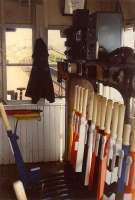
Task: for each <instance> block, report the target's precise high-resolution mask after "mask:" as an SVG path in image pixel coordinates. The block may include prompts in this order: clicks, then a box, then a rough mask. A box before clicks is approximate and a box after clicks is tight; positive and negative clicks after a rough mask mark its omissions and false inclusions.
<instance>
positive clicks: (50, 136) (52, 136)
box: [0, 100, 65, 164]
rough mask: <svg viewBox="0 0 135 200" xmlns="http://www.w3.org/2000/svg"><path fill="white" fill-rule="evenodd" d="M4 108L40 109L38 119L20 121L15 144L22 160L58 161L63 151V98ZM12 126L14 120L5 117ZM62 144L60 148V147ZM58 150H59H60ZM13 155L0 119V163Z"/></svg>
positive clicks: (12, 159)
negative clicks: (43, 102) (38, 104)
mask: <svg viewBox="0 0 135 200" xmlns="http://www.w3.org/2000/svg"><path fill="white" fill-rule="evenodd" d="M5 109H9V110H11V109H41V110H43V112H42V113H41V120H40V121H38V120H36V119H31V120H20V121H19V123H18V128H17V135H18V136H19V140H18V144H19V147H20V150H21V153H22V155H23V159H24V161H25V162H30V163H31V162H35V163H36V162H44V161H58V160H60V159H61V157H62V156H63V155H64V151H65V100H56V102H55V103H53V104H49V103H45V105H44V106H37V105H16V106H15V105H12V106H11V105H10V106H5ZM8 119H9V121H10V123H11V126H12V129H13V130H14V128H15V123H16V119H15V118H13V117H9V116H8ZM60 144H61V145H62V147H61V146H60ZM60 149H62V150H61V152H60ZM12 163H14V157H13V154H12V151H11V148H10V144H9V141H8V137H7V134H6V131H5V128H4V127H3V123H2V120H1V119H0V164H12Z"/></svg>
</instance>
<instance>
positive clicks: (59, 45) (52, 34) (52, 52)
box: [48, 30, 66, 64]
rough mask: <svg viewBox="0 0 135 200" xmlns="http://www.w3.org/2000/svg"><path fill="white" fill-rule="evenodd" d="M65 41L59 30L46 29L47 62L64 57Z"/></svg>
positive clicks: (53, 61)
mask: <svg viewBox="0 0 135 200" xmlns="http://www.w3.org/2000/svg"><path fill="white" fill-rule="evenodd" d="M65 41H66V38H61V36H60V30H48V50H49V64H56V63H57V61H61V60H63V59H65V55H64V51H65V46H64V44H65Z"/></svg>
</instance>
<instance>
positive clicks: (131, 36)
mask: <svg viewBox="0 0 135 200" xmlns="http://www.w3.org/2000/svg"><path fill="white" fill-rule="evenodd" d="M123 43H124V46H125V47H131V48H132V49H134V48H135V33H134V30H133V27H131V28H126V29H125V31H124V35H123Z"/></svg>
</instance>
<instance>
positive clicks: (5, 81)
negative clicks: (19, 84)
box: [1, 24, 34, 105]
mask: <svg viewBox="0 0 135 200" xmlns="http://www.w3.org/2000/svg"><path fill="white" fill-rule="evenodd" d="M7 28H31V29H32V51H33V44H34V27H33V26H32V25H30V24H29V25H28V24H5V25H4V28H3V34H4V36H3V37H4V41H2V42H3V43H4V47H5V48H4V54H5V56H4V58H3V60H4V65H3V66H2V68H5V70H4V71H3V70H2V72H1V73H2V77H3V79H2V81H3V85H4V87H3V88H2V89H3V91H2V93H3V99H4V101H5V102H6V103H7V104H8V105H16V104H17V105H18V104H21V105H22V104H25V105H26V104H31V100H7V66H9V67H10V66H11V67H12V66H32V64H26V63H25V64H22V63H21V64H17V63H12V64H7V63H6V29H7Z"/></svg>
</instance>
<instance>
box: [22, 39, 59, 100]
mask: <svg viewBox="0 0 135 200" xmlns="http://www.w3.org/2000/svg"><path fill="white" fill-rule="evenodd" d="M32 57H33V65H32V70H31V74H30V78H29V82H28V86H27V89H26V93H25V96H27V97H31V98H32V103H37V102H38V100H39V99H40V98H46V99H47V100H48V101H49V102H50V103H53V102H54V101H55V95H54V88H53V82H52V78H51V73H50V69H49V64H48V50H47V46H46V44H45V43H44V41H43V40H42V39H41V38H39V39H37V40H36V41H35V46H34V52H33V56H32Z"/></svg>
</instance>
